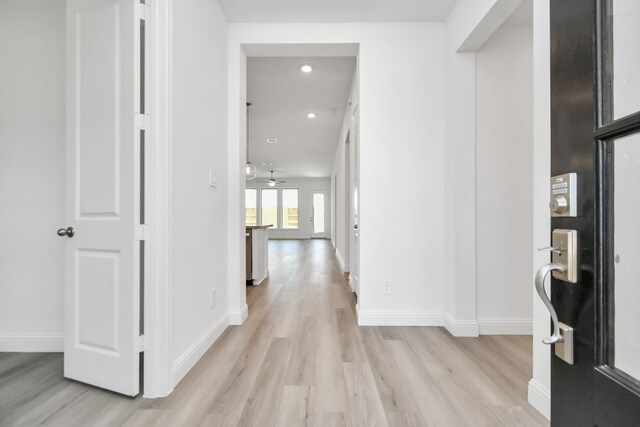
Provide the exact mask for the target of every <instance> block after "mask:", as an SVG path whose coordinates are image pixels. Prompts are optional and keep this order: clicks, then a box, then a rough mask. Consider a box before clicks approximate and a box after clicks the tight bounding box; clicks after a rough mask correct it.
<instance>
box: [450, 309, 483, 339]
mask: <svg viewBox="0 0 640 427" xmlns="http://www.w3.org/2000/svg"><path fill="white" fill-rule="evenodd" d="M444 327H445V328H447V331H449V333H450V334H451V335H453V336H454V337H477V336H478V335H479V334H478V322H477V321H476V320H458V319H454V318H453V317H452V316H451V315H449V314H446V313H445V315H444Z"/></svg>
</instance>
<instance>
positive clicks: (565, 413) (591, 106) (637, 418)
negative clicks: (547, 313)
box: [550, 0, 640, 427]
mask: <svg viewBox="0 0 640 427" xmlns="http://www.w3.org/2000/svg"><path fill="white" fill-rule="evenodd" d="M550 1H551V175H552V176H559V175H563V174H567V173H575V177H576V186H575V188H574V191H575V199H573V200H559V201H557V203H556V204H555V205H554V208H555V210H556V211H555V214H556V215H558V214H559V213H562V214H561V215H559V216H553V217H552V220H551V228H552V230H575V231H576V233H575V235H576V236H577V242H578V243H577V265H578V268H577V270H578V272H577V276H576V277H577V280H575V282H576V283H572V282H571V280H566V277H565V280H561V279H558V278H555V277H553V278H552V279H551V299H552V301H553V306H554V307H555V309H556V311H557V315H558V319H559V321H560V322H562V323H563V324H565V325H567V326H568V327H571V328H573V339H574V346H573V364H570V363H568V362H567V361H566V360H563V359H562V358H560V357H559V356H558V355H556V351H555V350H556V347H558V348H559V349H560V350H562V347H559V346H561V345H563V344H566V343H559V344H553V347H554V348H553V349H552V352H551V353H552V355H551V424H552V425H553V426H558V427H567V426H580V427H582V426H594V425H595V426H599V427H609V426H611V427H614V426H615V427H624V426H640V1H638V0H550ZM564 181H567V179H565V180H564ZM554 182H556V181H553V180H552V182H551V184H550V187H551V188H550V193H551V197H552V199H553V198H554V197H555V196H554V194H558V196H563V193H562V191H563V187H562V180H559V181H557V182H558V183H559V184H557V187H553V186H554ZM554 190H555V191H556V193H554ZM565 202H573V203H574V206H572V208H575V209H573V212H570V210H569V209H567V207H566V206H564V203H565ZM559 249H561V250H562V251H565V250H566V247H562V248H559ZM559 256H566V252H562V253H561V254H559ZM555 259H556V258H554V260H555ZM565 261H567V260H566V259H565ZM560 353H562V351H561V352H560ZM565 354H566V353H565Z"/></svg>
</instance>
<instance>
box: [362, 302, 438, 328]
mask: <svg viewBox="0 0 640 427" xmlns="http://www.w3.org/2000/svg"><path fill="white" fill-rule="evenodd" d="M356 317H357V319H358V326H442V313H441V312H437V311H405V310H402V311H395V310H360V307H359V306H358V305H356Z"/></svg>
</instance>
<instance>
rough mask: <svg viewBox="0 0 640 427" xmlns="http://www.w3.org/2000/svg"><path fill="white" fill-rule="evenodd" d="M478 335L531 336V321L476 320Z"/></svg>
mask: <svg viewBox="0 0 640 427" xmlns="http://www.w3.org/2000/svg"><path fill="white" fill-rule="evenodd" d="M478 329H479V332H480V335H532V334H533V320H531V319H478Z"/></svg>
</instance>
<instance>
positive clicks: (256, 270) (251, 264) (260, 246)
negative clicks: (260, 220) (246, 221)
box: [245, 225, 272, 285]
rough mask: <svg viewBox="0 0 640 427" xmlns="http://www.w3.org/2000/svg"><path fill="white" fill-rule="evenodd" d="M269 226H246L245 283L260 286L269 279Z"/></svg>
mask: <svg viewBox="0 0 640 427" xmlns="http://www.w3.org/2000/svg"><path fill="white" fill-rule="evenodd" d="M270 227H272V226H271V225H248V226H247V227H246V232H245V240H246V247H247V250H246V253H247V266H246V267H247V283H249V282H251V284H253V285H259V284H261V283H262V282H263V281H264V279H266V278H267V277H269V228H270Z"/></svg>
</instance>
